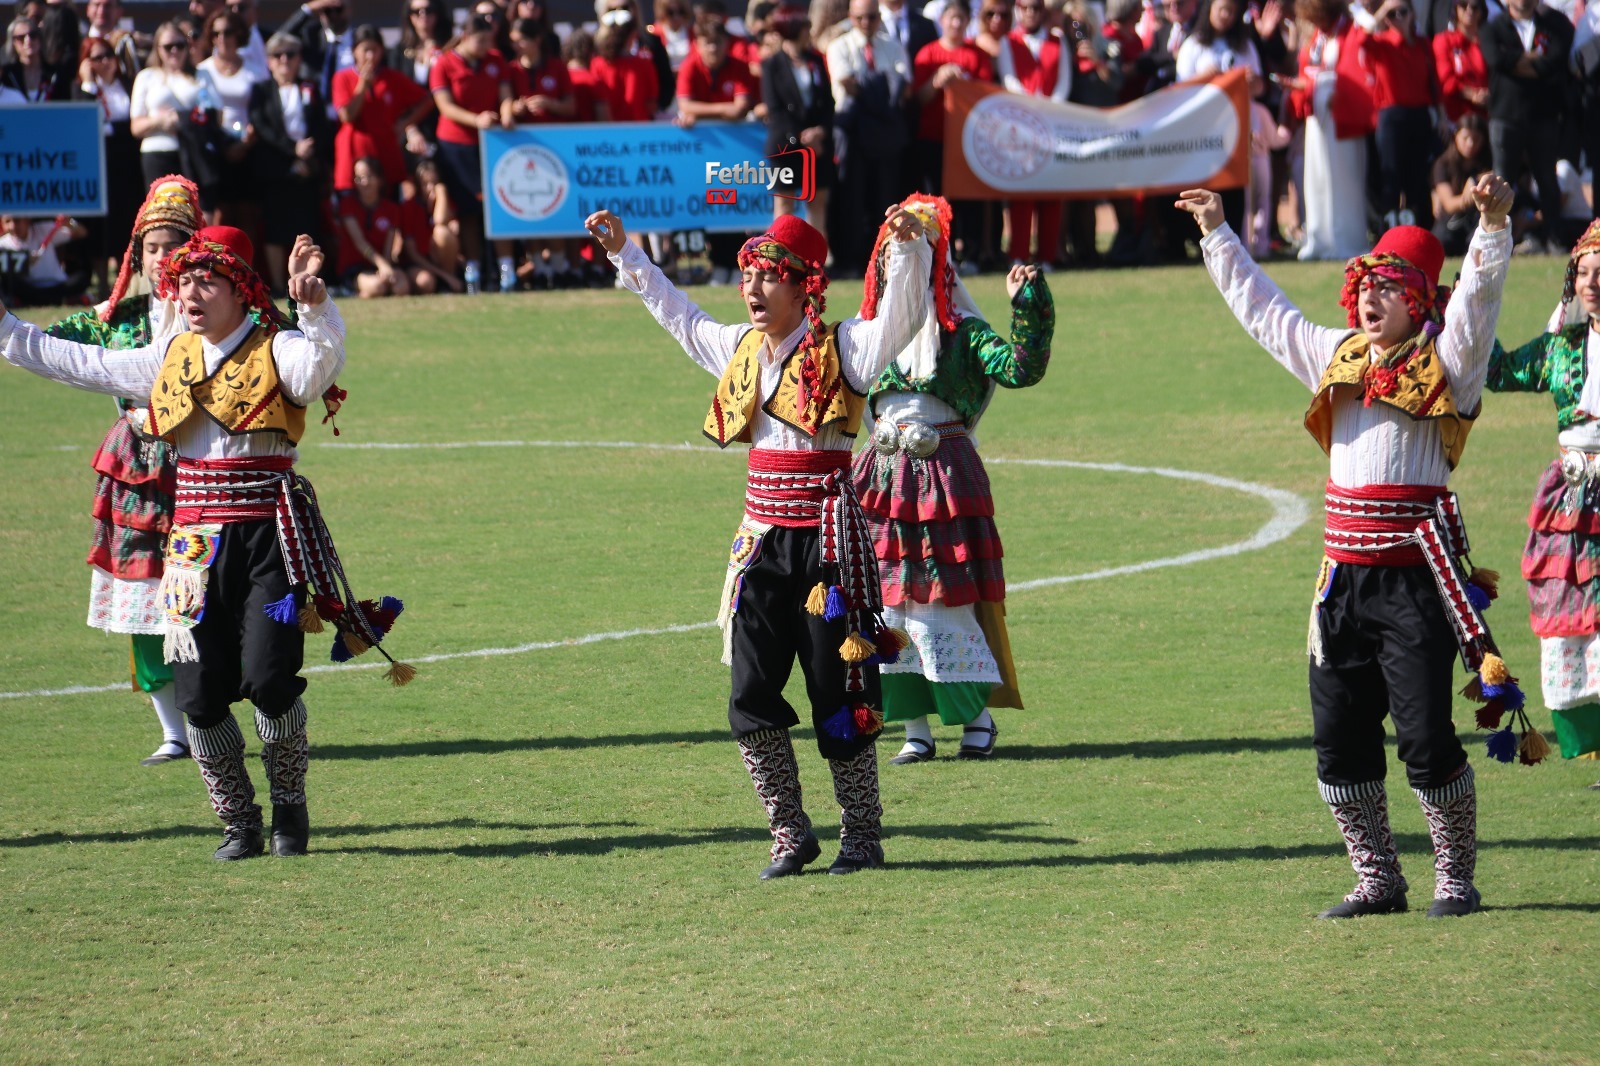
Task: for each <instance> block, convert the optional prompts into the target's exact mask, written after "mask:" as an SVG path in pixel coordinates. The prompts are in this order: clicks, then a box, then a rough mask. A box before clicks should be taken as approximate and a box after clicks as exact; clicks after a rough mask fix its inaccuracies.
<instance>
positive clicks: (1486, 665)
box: [1478, 652, 1511, 685]
mask: <svg viewBox="0 0 1600 1066" xmlns="http://www.w3.org/2000/svg"><path fill="white" fill-rule="evenodd" d="M1478 676H1479V677H1481V678H1483V680H1484V683H1485V684H1489V685H1503V684H1505V683H1506V681H1507V679H1509V678H1510V677H1511V671H1510V670H1507V669H1506V661H1505V660H1504V659H1502V658H1500V656H1498V655H1496V654H1495V653H1494V652H1490V653H1489V654H1488V655H1485V656H1484V657H1483V665H1482V666H1480V667H1479V668H1478Z"/></svg>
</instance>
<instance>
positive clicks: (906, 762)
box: [889, 737, 936, 766]
mask: <svg viewBox="0 0 1600 1066" xmlns="http://www.w3.org/2000/svg"><path fill="white" fill-rule="evenodd" d="M913 746H914V747H915V748H916V750H915V751H906V750H905V749H904V748H902V749H901V750H900V754H899V755H896V756H895V757H894V758H892V759H890V760H889V765H890V766H910V765H911V764H912V763H914V762H932V761H933V753H934V751H935V750H936V749H935V747H934V743H933V741H931V740H923V739H922V738H921V737H907V738H906V747H907V748H910V747H913Z"/></svg>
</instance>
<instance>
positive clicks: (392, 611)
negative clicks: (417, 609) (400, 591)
mask: <svg viewBox="0 0 1600 1066" xmlns="http://www.w3.org/2000/svg"><path fill="white" fill-rule="evenodd" d="M378 610H380V611H383V612H385V613H386V614H388V615H389V617H391V618H399V617H400V616H401V615H402V614H405V611H406V605H405V601H404V600H402V599H400V597H399V596H385V597H383V599H381V600H379V601H378Z"/></svg>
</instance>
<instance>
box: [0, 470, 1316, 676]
mask: <svg viewBox="0 0 1600 1066" xmlns="http://www.w3.org/2000/svg"><path fill="white" fill-rule="evenodd" d="M319 447H322V448H355V449H367V450H389V451H413V450H438V451H446V450H457V449H462V448H632V449H639V450H644V451H675V452H681V451H695V452H706V453H708V454H713V455H716V454H723V453H721V452H720V451H719V450H718V449H715V448H708V447H705V446H704V445H698V444H645V443H635V442H633V441H569V440H555V441H534V440H489V441H446V442H440V443H404V442H396V443H387V442H352V443H348V444H346V443H332V444H323V445H319ZM732 454H738V453H732ZM984 462H985V463H986V464H988V465H990V466H1036V467H1048V468H1055V469H1066V470H1095V471H1099V472H1102V473H1109V474H1149V475H1153V476H1155V477H1165V478H1172V479H1174V480H1177V481H1193V482H1197V483H1199V484H1202V485H1209V486H1211V487H1212V488H1219V489H1229V490H1232V491H1234V492H1242V493H1245V494H1246V495H1249V496H1255V497H1258V498H1259V499H1263V500H1265V501H1267V502H1268V503H1269V504H1271V505H1272V517H1271V518H1269V519H1267V521H1266V523H1265V524H1264V525H1262V526H1261V527H1260V528H1259V529H1257V530H1256V531H1255V532H1254V533H1252V534H1251V535H1250V536H1248V537H1246V538H1245V539H1244V540H1239V541H1234V542H1233V543H1231V544H1223V545H1220V546H1218V547H1215V548H1202V549H1200V550H1199V551H1192V552H1184V553H1183V554H1181V555H1171V556H1167V557H1166V558H1163V559H1149V560H1146V561H1144V562H1141V563H1129V564H1128V565H1126V566H1112V567H1106V568H1104V569H1101V570H1091V571H1088V572H1087V573H1082V574H1062V575H1060V576H1057V577H1041V578H1035V579H1033V580H1031V581H1017V582H1013V583H1010V584H1008V585H1007V586H1006V591H1007V592H1008V593H1011V592H1027V591H1030V590H1032V589H1041V588H1050V587H1052V586H1055V585H1071V584H1076V583H1077V582H1080V581H1098V580H1101V579H1103V578H1108V577H1123V576H1125V575H1128V574H1142V573H1147V572H1149V571H1151V570H1162V569H1165V568H1167V567H1171V566H1189V565H1192V564H1194V563H1201V562H1206V561H1207V560H1210V559H1224V558H1227V557H1229V556H1233V555H1243V554H1244V553H1246V552H1252V551H1260V550H1261V549H1262V548H1266V547H1269V546H1271V545H1273V544H1276V543H1278V542H1279V541H1281V540H1285V539H1287V538H1288V537H1289V536H1290V534H1292V533H1293V532H1294V531H1295V530H1297V529H1299V528H1300V527H1301V526H1303V525H1305V523H1306V521H1307V519H1308V518H1309V517H1310V510H1309V509H1308V508H1307V507H1306V502H1305V501H1304V500H1302V499H1301V498H1300V497H1298V496H1296V495H1295V494H1294V493H1292V492H1286V491H1284V490H1283V489H1275V488H1273V487H1272V486H1270V485H1260V484H1257V483H1256V482H1253V481H1239V480H1237V479H1235V478H1227V477H1220V476H1218V475H1216V474H1207V473H1202V472H1200V471H1197V470H1177V469H1174V468H1171V467H1163V466H1131V465H1129V464H1127V463H1089V462H1080V461H1078V460H1075V459H999V458H996V459H985V460H984ZM715 626H716V623H715V622H687V623H684V624H682V625H675V626H657V627H654V628H649V629H618V630H612V631H610V632H606V633H587V634H585V635H583V636H581V637H569V638H567V639H565V640H536V641H529V642H528V643H526V644H514V645H511V646H509V647H504V648H478V649H475V650H473V651H451V652H442V653H440V654H438V655H422V656H416V657H407V658H406V661H407V662H409V663H412V664H418V663H440V662H448V661H450V660H452V659H487V658H492V657H495V656H499V655H525V654H527V653H528V652H535V651H553V650H555V649H557V648H576V647H581V646H583V645H585V644H600V643H603V642H605V641H612V640H632V639H634V638H635V637H659V636H665V635H667V634H671V633H692V632H695V631H696V630H701V629H712V628H715ZM387 665H388V664H387V663H386V662H385V661H383V660H382V659H379V660H376V661H369V662H364V663H356V662H352V663H338V664H334V663H326V664H322V665H319V666H308V667H306V668H305V670H303V671H302V672H303V673H307V674H322V673H332V672H333V671H336V670H337V671H340V672H344V671H349V670H378V669H382V668H383V667H385V666H387ZM127 690H128V685H127V684H126V683H124V684H119V685H70V686H68V687H66V688H46V689H34V690H32V691H28V692H0V700H19V699H30V698H41V697H45V696H83V695H91V694H95V693H101V692H120V691H127Z"/></svg>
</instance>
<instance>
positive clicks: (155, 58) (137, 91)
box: [128, 21, 200, 186]
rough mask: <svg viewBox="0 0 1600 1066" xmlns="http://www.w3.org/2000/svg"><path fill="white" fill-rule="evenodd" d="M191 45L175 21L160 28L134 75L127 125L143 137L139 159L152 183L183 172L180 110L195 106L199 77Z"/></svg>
mask: <svg viewBox="0 0 1600 1066" xmlns="http://www.w3.org/2000/svg"><path fill="white" fill-rule="evenodd" d="M195 73H196V72H195V64H194V53H193V47H192V45H191V43H190V41H189V36H188V34H186V33H184V32H183V27H181V26H179V25H178V23H177V22H175V21H168V22H163V23H162V24H161V26H160V28H158V29H157V30H156V43H155V48H154V49H152V50H151V52H150V63H149V65H148V66H147V67H145V69H143V70H141V71H140V72H139V76H138V77H136V78H134V79H133V93H132V94H131V95H132V99H131V102H130V104H129V111H128V115H129V127H130V129H131V130H132V131H133V135H134V136H135V137H137V138H139V165H140V166H141V167H142V168H143V170H144V181H145V184H146V185H147V186H148V185H150V184H152V183H153V182H155V180H156V179H157V178H159V177H162V176H163V175H166V174H178V173H182V170H183V168H182V161H181V160H180V158H179V153H178V126H179V123H180V122H181V115H182V114H184V113H187V112H188V111H190V110H191V109H192V108H193V107H194V106H195V101H197V100H198V99H199V97H200V82H199V80H198V79H197V78H196V77H195Z"/></svg>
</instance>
